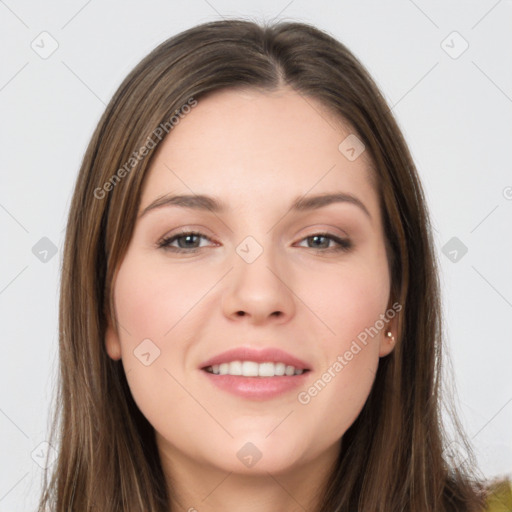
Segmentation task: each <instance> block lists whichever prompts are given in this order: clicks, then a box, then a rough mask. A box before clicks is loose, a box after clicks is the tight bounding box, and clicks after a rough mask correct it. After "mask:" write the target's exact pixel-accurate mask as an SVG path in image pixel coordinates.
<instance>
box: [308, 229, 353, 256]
mask: <svg viewBox="0 0 512 512" xmlns="http://www.w3.org/2000/svg"><path fill="white" fill-rule="evenodd" d="M302 241H306V242H311V243H312V245H309V244H308V248H310V249H316V250H319V251H322V252H331V251H348V250H350V249H351V248H352V242H351V241H350V240H349V239H348V238H340V237H338V236H335V235H333V234H331V233H315V234H314V235H310V236H307V237H306V238H303V239H302ZM331 242H334V246H331V245H330V243H331Z"/></svg>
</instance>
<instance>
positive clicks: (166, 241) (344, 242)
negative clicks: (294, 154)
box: [157, 231, 352, 253]
mask: <svg viewBox="0 0 512 512" xmlns="http://www.w3.org/2000/svg"><path fill="white" fill-rule="evenodd" d="M191 235H192V236H199V237H201V238H205V239H206V240H209V241H210V242H212V241H213V240H212V239H211V238H209V237H207V236H206V235H204V234H203V233H200V232H198V231H183V232H182V233H178V234H176V235H172V236H170V237H164V238H162V239H161V240H160V241H159V242H158V243H157V246H158V248H160V249H165V250H168V251H171V252H176V253H195V252H197V251H198V250H199V249H202V247H192V248H189V249H187V248H182V247H172V246H171V243H172V242H174V241H176V240H178V239H180V238H186V237H187V236H191ZM315 237H322V238H327V239H330V240H333V241H334V242H335V243H336V244H338V245H337V246H335V247H329V248H326V249H324V248H319V249H317V248H315V247H307V249H312V250H313V251H317V252H327V253H330V252H336V253H337V252H348V251H349V250H350V249H352V242H351V241H350V240H349V239H343V238H339V237H337V236H335V235H332V234H331V233H314V234H312V235H309V236H306V237H304V238H302V239H301V242H302V241H303V240H308V239H310V238H315Z"/></svg>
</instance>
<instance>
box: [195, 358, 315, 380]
mask: <svg viewBox="0 0 512 512" xmlns="http://www.w3.org/2000/svg"><path fill="white" fill-rule="evenodd" d="M204 370H205V371H207V372H209V373H213V374H214V375H235V376H243V377H282V376H288V377H291V376H293V375H301V374H302V373H303V372H305V371H306V372H307V371H308V370H305V369H303V368H296V367H295V366H292V365H287V364H285V363H273V362H270V361H268V362H263V363H257V362H255V361H231V362H229V363H221V364H214V365H212V366H208V367H206V368H204Z"/></svg>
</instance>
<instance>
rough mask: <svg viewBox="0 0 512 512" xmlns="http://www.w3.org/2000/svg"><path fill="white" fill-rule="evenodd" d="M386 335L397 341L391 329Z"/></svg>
mask: <svg viewBox="0 0 512 512" xmlns="http://www.w3.org/2000/svg"><path fill="white" fill-rule="evenodd" d="M386 336H387V337H388V338H391V339H392V340H393V341H395V337H394V336H393V334H392V333H391V331H388V332H387V333H386Z"/></svg>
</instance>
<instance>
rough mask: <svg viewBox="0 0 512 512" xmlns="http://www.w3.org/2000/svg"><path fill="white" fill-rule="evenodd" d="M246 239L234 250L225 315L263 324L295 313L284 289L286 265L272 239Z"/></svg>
mask: <svg viewBox="0 0 512 512" xmlns="http://www.w3.org/2000/svg"><path fill="white" fill-rule="evenodd" d="M257 236H258V239H256V236H252V235H249V236H247V237H245V238H244V239H243V240H242V241H241V242H240V243H239V244H238V245H237V246H236V248H235V253H236V254H233V267H234V268H233V270H232V271H231V272H230V273H229V275H228V285H227V287H226V289H225V291H224V297H223V309H224V313H225V315H227V316H229V317H233V316H249V317H251V318H252V320H253V321H257V322H262V321H264V320H265V319H267V318H270V317H280V318H284V317H289V316H291V315H293V313H294V301H293V294H292V293H291V291H290V289H289V288H288V287H287V286H286V284H285V283H286V281H287V276H286V267H285V261H284V259H283V258H282V257H281V254H280V253H279V247H278V246H277V244H275V243H274V242H273V241H272V236H271V235H270V234H267V235H257Z"/></svg>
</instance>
